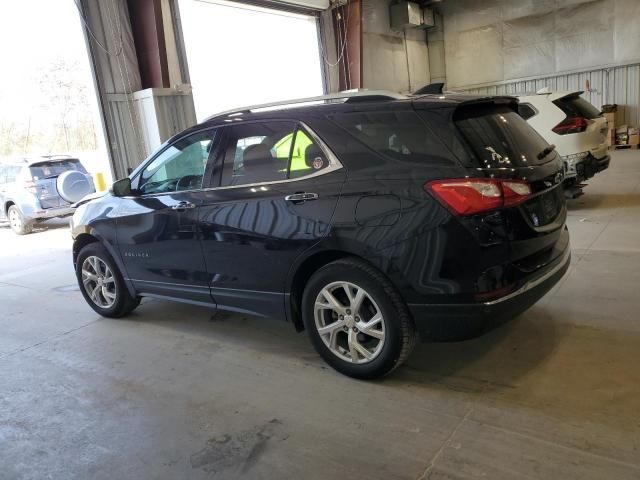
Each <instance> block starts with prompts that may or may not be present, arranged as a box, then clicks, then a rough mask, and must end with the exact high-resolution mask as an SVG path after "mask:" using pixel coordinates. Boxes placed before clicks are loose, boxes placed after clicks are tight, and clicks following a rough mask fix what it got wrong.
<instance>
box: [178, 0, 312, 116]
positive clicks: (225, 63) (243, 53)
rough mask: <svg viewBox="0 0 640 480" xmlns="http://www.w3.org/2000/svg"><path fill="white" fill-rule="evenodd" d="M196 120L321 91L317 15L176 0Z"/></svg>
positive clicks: (250, 6) (200, 1) (247, 6)
mask: <svg viewBox="0 0 640 480" xmlns="http://www.w3.org/2000/svg"><path fill="white" fill-rule="evenodd" d="M179 5H180V15H181V19H182V29H183V34H184V41H185V49H186V52H187V61H188V63H189V76H190V77H191V85H192V86H193V98H194V102H195V108H196V116H197V117H198V120H199V121H201V120H204V119H205V118H206V117H208V116H210V115H213V114H215V113H217V112H221V111H224V110H228V109H231V108H236V107H242V106H247V105H255V104H259V103H265V102H271V101H278V100H287V99H290V98H300V97H309V96H314V95H322V93H323V91H324V89H323V79H322V68H321V64H320V50H319V48H320V45H319V41H318V40H319V37H318V20H317V17H315V16H313V15H304V14H299V13H290V12H286V11H281V10H274V9H269V8H263V7H257V6H253V5H246V4H242V3H236V2H226V1H220V0H215V1H214V0H180V4H179Z"/></svg>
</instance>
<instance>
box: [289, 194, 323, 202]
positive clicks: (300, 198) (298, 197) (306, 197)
mask: <svg viewBox="0 0 640 480" xmlns="http://www.w3.org/2000/svg"><path fill="white" fill-rule="evenodd" d="M284 199H285V200H286V201H287V202H293V203H304V202H307V201H310V200H317V199H318V194H317V193H306V192H298V193H293V194H291V195H287V196H286V197H284Z"/></svg>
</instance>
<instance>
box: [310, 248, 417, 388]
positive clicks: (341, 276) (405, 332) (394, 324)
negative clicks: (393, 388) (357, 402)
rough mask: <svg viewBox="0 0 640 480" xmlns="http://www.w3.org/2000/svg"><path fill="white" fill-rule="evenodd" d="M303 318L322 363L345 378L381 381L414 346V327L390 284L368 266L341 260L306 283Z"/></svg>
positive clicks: (363, 263) (317, 273)
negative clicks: (379, 378)
mask: <svg viewBox="0 0 640 480" xmlns="http://www.w3.org/2000/svg"><path fill="white" fill-rule="evenodd" d="M302 315H303V321H304V324H305V328H306V330H307V332H308V334H309V337H310V339H311V342H312V344H313V346H314V347H315V349H316V351H317V352H318V353H319V354H320V355H321V356H322V358H323V359H324V360H325V361H326V362H327V363H328V364H329V365H331V366H332V367H333V368H334V369H336V370H337V371H339V372H341V373H343V374H345V375H348V376H350V377H355V378H361V379H371V378H376V377H381V376H383V375H386V374H388V373H389V372H391V371H392V370H394V369H395V368H396V367H397V366H399V365H400V364H402V362H404V360H405V359H406V358H407V357H408V356H409V354H410V353H411V350H412V349H413V346H414V344H415V339H416V333H415V328H414V325H413V322H412V320H411V317H410V315H409V312H408V310H407V307H406V305H405V304H404V302H403V300H402V298H401V297H400V294H399V293H398V291H397V290H396V288H395V287H394V286H393V285H392V284H391V282H390V281H389V280H388V279H387V278H386V277H385V276H384V275H383V274H382V273H381V272H379V271H378V270H376V269H375V268H373V267H372V266H370V265H368V264H367V263H365V262H363V261H361V260H358V259H355V258H345V259H341V260H337V261H335V262H332V263H330V264H328V265H325V266H324V267H322V268H321V269H320V270H318V271H317V272H316V273H315V274H314V275H313V276H312V277H311V279H310V280H309V282H308V283H307V286H306V288H305V291H304V295H303V298H302Z"/></svg>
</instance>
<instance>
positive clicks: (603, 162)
mask: <svg viewBox="0 0 640 480" xmlns="http://www.w3.org/2000/svg"><path fill="white" fill-rule="evenodd" d="M610 161H611V158H610V157H609V155H605V156H604V157H602V158H596V157H594V156H593V155H591V154H589V155H588V156H587V157H586V158H585V159H584V160H582V161H581V162H580V163H578V164H577V165H576V173H577V180H578V183H580V182H583V181H584V180H587V179H589V178H591V177H593V176H594V175H595V174H596V173H598V172H601V171H603V170H606V169H607V168H609V162H610Z"/></svg>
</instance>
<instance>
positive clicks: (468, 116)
mask: <svg viewBox="0 0 640 480" xmlns="http://www.w3.org/2000/svg"><path fill="white" fill-rule="evenodd" d="M453 120H454V123H455V125H456V127H457V128H458V131H459V132H460V133H461V134H462V137H463V138H464V140H466V142H467V144H468V145H469V147H470V153H471V158H472V161H473V163H474V166H476V167H480V168H516V167H526V166H531V165H541V164H543V163H546V162H548V161H550V160H552V159H553V155H551V154H549V155H547V156H545V157H543V158H538V155H539V154H541V152H542V151H543V150H544V149H545V148H547V147H548V146H549V144H548V143H547V142H546V141H545V140H544V139H543V138H542V137H541V136H540V135H539V134H538V132H536V131H535V130H534V129H533V128H531V127H530V126H529V124H528V123H527V122H526V121H525V120H524V119H523V118H522V117H521V116H520V115H519V114H518V113H517V112H515V111H513V110H512V109H511V108H509V107H507V106H496V105H493V104H487V105H469V106H462V107H460V108H459V109H458V110H457V111H456V113H455V114H454V116H453Z"/></svg>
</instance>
